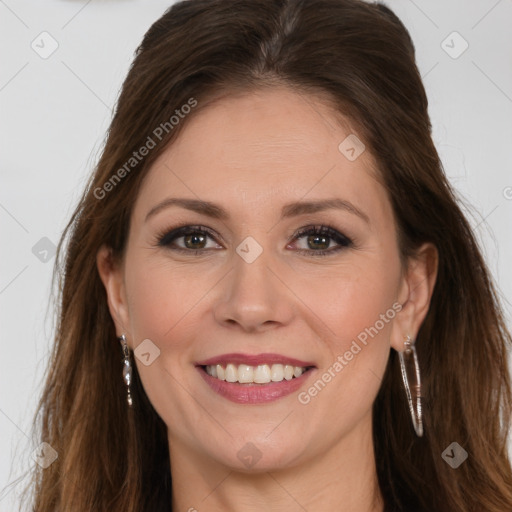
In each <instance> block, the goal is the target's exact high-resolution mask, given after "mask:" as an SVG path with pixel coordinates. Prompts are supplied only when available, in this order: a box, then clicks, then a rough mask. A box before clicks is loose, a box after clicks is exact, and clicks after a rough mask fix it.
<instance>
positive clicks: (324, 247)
mask: <svg viewBox="0 0 512 512" xmlns="http://www.w3.org/2000/svg"><path fill="white" fill-rule="evenodd" d="M305 237H307V238H306V240H305V241H306V244H307V246H308V247H313V248H314V249H307V248H306V249H298V252H300V253H306V254H312V255H314V256H327V255H328V254H332V253H335V252H338V251H340V250H342V249H344V248H347V247H352V246H353V245H354V244H353V242H352V240H350V238H347V237H346V236H345V235H343V234H342V233H340V232H339V231H338V230H336V229H334V228H333V227H331V226H308V227H305V228H301V229H300V230H299V231H298V232H297V233H295V235H294V237H293V238H294V240H295V239H300V238H305ZM331 240H334V241H335V242H336V243H337V244H338V246H337V247H334V248H329V247H330V241H331Z"/></svg>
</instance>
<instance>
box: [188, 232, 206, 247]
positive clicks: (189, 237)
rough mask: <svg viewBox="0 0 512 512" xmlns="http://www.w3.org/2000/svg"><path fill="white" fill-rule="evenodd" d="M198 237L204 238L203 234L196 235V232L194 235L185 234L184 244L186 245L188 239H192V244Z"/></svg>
mask: <svg viewBox="0 0 512 512" xmlns="http://www.w3.org/2000/svg"><path fill="white" fill-rule="evenodd" d="M200 238H204V236H203V235H197V234H196V235H187V236H186V237H185V245H186V246H187V247H188V242H189V241H190V240H193V242H192V245H194V242H197V240H198V239H200ZM193 249H196V247H193Z"/></svg>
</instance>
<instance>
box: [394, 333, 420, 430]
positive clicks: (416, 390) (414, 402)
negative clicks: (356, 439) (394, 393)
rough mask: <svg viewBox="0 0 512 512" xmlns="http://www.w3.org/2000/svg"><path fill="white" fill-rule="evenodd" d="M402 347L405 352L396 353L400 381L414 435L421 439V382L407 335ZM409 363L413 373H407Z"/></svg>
mask: <svg viewBox="0 0 512 512" xmlns="http://www.w3.org/2000/svg"><path fill="white" fill-rule="evenodd" d="M404 345H405V350H404V351H403V352H398V357H399V358H400V368H401V370H402V379H403V381H404V386H405V393H406V395H407V400H408V402H409V410H410V412H411V418H412V424H413V426H414V430H415V432H416V435H417V436H418V437H421V436H422V435H423V420H422V412H421V381H420V367H419V365H418V356H417V355H416V347H415V341H413V340H412V339H411V337H410V336H409V335H407V336H406V337H405V342H404ZM411 363H412V364H414V371H409V372H408V371H407V366H408V367H409V369H411ZM411 374H412V375H411ZM409 378H412V380H413V382H414V384H413V385H412V386H410V385H409ZM411 388H412V393H411Z"/></svg>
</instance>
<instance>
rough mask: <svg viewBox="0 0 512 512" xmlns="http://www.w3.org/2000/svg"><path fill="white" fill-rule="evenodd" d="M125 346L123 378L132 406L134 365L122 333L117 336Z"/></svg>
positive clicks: (128, 399)
mask: <svg viewBox="0 0 512 512" xmlns="http://www.w3.org/2000/svg"><path fill="white" fill-rule="evenodd" d="M117 339H118V340H119V341H120V342H121V345H122V347H123V355H124V362H123V379H124V381H125V383H126V388H127V390H128V396H127V399H126V400H127V402H128V405H129V406H130V407H132V405H133V400H132V395H131V393H130V384H131V383H132V365H131V364H130V350H129V349H128V345H127V343H126V336H125V335H124V334H121V336H119V337H118V338H117Z"/></svg>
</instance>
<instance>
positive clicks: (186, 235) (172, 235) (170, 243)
mask: <svg viewBox="0 0 512 512" xmlns="http://www.w3.org/2000/svg"><path fill="white" fill-rule="evenodd" d="M180 238H181V239H183V246H179V245H178V246H176V242H175V240H178V239H180ZM208 238H212V239H214V235H213V232H212V231H210V230H209V229H207V228H205V227H204V226H183V227H180V228H176V229H173V230H171V231H168V232H166V233H162V234H161V235H160V236H159V237H158V245H159V246H160V247H168V248H169V249H172V250H177V251H183V252H187V253H190V252H193V253H194V254H199V253H200V252H204V251H205V250H206V246H205V244H206V242H207V239H208Z"/></svg>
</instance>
